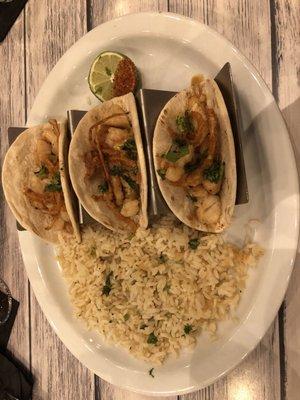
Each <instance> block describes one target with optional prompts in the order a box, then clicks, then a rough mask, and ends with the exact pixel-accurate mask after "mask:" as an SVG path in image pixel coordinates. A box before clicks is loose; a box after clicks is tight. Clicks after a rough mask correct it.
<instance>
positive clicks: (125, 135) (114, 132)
mask: <svg viewBox="0 0 300 400" xmlns="http://www.w3.org/2000/svg"><path fill="white" fill-rule="evenodd" d="M131 136H132V135H131V134H130V132H129V131H128V130H127V129H119V128H108V133H107V136H106V139H105V143H106V144H107V145H108V146H109V147H111V148H112V149H118V148H119V147H120V146H121V145H122V144H123V143H124V142H125V141H126V140H127V139H129V138H130V137H131Z"/></svg>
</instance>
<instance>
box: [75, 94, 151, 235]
mask: <svg viewBox="0 0 300 400" xmlns="http://www.w3.org/2000/svg"><path fill="white" fill-rule="evenodd" d="M120 107H121V109H122V110H123V111H124V112H126V113H128V118H129V120H130V122H131V126H132V131H133V135H134V139H135V143H136V147H137V154H138V167H139V170H140V175H141V182H140V212H139V225H140V226H142V227H147V225H148V217H147V174H146V164H145V156H144V151H143V144H142V138H141V132H140V126H139V120H138V114H137V110H136V104H135V99H134V96H133V94H132V93H129V94H126V95H125V96H120V97H115V98H113V99H112V100H109V101H106V102H104V103H102V104H99V105H98V106H96V107H94V108H93V109H92V110H90V111H88V112H87V113H86V114H85V115H84V117H83V118H82V119H81V121H80V122H79V124H78V126H77V128H76V130H75V133H74V136H73V138H72V141H71V145H70V151H69V169H70V177H71V181H72V185H73V188H74V190H75V192H76V195H77V197H78V198H79V200H80V202H81V204H82V206H83V207H84V208H85V210H86V211H87V212H88V213H89V214H90V215H91V217H93V218H94V219H95V220H96V221H98V222H100V223H101V224H102V225H104V226H106V227H107V228H109V229H112V230H120V231H127V230H128V226H127V224H126V222H124V221H122V220H120V219H118V218H117V217H116V215H115V214H114V212H113V211H112V210H111V208H110V207H109V206H108V205H107V203H106V201H105V200H94V199H93V197H92V196H93V195H94V194H95V193H96V192H97V187H96V186H95V185H93V184H91V183H90V182H86V180H85V163H84V156H85V154H86V153H87V152H88V151H90V149H91V144H90V142H89V129H90V127H91V126H92V125H94V124H96V123H97V122H99V121H101V120H103V119H105V118H107V117H109V116H110V115H113V114H115V113H118V112H120Z"/></svg>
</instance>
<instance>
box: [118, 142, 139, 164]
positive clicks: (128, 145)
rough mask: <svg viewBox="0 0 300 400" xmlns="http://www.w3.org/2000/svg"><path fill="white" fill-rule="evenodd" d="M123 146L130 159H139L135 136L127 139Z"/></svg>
mask: <svg viewBox="0 0 300 400" xmlns="http://www.w3.org/2000/svg"><path fill="white" fill-rule="evenodd" d="M121 148H122V150H124V151H125V152H126V155H127V157H128V158H129V159H130V160H134V161H136V160H137V149H136V144H135V140H134V138H130V139H128V140H126V142H125V143H124V144H123V145H122V147H121Z"/></svg>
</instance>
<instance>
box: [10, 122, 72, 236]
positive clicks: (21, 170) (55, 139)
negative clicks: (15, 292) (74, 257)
mask: <svg viewBox="0 0 300 400" xmlns="http://www.w3.org/2000/svg"><path fill="white" fill-rule="evenodd" d="M67 151H68V142H67V132H66V128H65V125H64V124H62V123H61V124H58V123H57V121H56V120H50V121H49V122H48V123H45V124H41V125H38V126H35V127H32V128H28V129H26V130H25V131H24V132H22V133H21V134H20V135H19V136H18V138H17V139H16V140H15V141H14V143H13V144H12V145H11V146H10V148H9V150H8V152H7V154H6V156H5V160H4V163H3V169H2V184H3V190H4V194H5V197H6V200H7V202H8V205H9V207H10V208H11V210H12V212H13V214H14V216H15V217H16V219H17V220H18V222H19V223H20V224H21V225H22V226H23V227H24V228H25V229H27V230H28V231H31V232H33V233H35V234H36V235H38V236H40V237H41V238H42V239H44V240H46V241H47V242H51V243H58V235H59V233H60V232H66V233H69V234H74V235H75V236H76V238H77V240H78V241H80V231H79V227H78V224H77V220H76V217H75V209H74V206H73V203H72V194H71V189H70V188H69V185H68V171H67V170H66V163H65V160H66V156H67Z"/></svg>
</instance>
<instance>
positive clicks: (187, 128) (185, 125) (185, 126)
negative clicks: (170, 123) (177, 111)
mask: <svg viewBox="0 0 300 400" xmlns="http://www.w3.org/2000/svg"><path fill="white" fill-rule="evenodd" d="M176 125H177V129H178V131H179V132H180V133H188V132H193V130H194V127H193V124H192V121H191V118H190V116H189V113H188V112H187V111H186V112H185V113H184V114H182V115H177V117H176Z"/></svg>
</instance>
